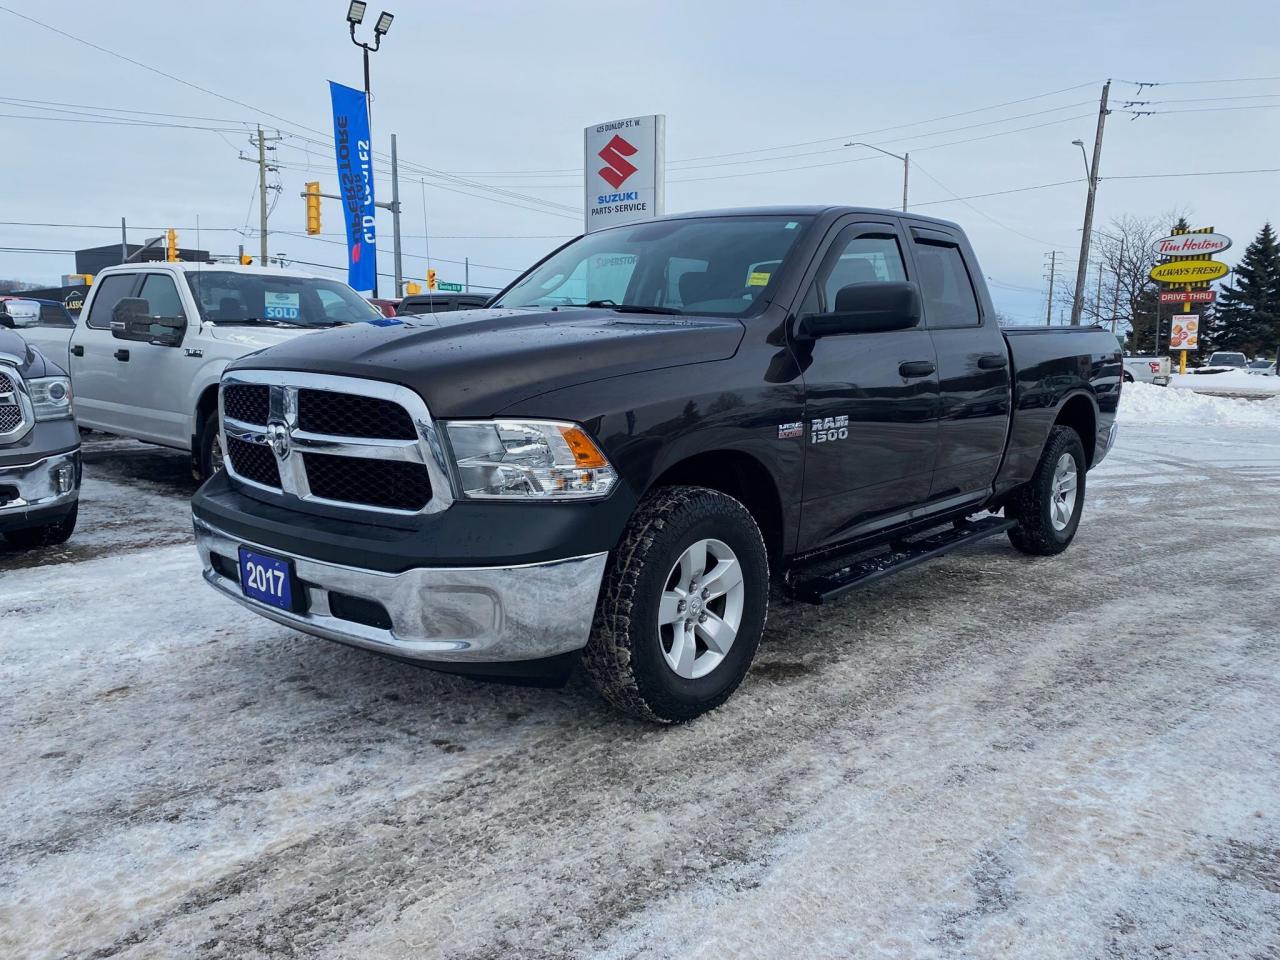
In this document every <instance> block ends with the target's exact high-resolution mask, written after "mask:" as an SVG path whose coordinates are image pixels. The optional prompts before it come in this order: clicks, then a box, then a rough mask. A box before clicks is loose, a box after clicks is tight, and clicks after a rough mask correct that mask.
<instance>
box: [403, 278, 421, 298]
mask: <svg viewBox="0 0 1280 960" xmlns="http://www.w3.org/2000/svg"><path fill="white" fill-rule="evenodd" d="M404 292H405V294H406V295H407V296H410V297H413V296H417V295H418V294H419V293H421V292H422V287H421V286H420V285H418V284H416V283H414V282H413V281H412V280H410V281H409V282H408V283H406V284H405V285H404Z"/></svg>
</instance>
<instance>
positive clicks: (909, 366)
mask: <svg viewBox="0 0 1280 960" xmlns="http://www.w3.org/2000/svg"><path fill="white" fill-rule="evenodd" d="M936 369H938V368H937V367H935V366H934V365H933V361H931V360H906V361H904V362H903V363H900V364H898V373H900V374H902V376H904V377H927V376H929V374H931V373H933V371H934V370H936Z"/></svg>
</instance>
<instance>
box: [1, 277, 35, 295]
mask: <svg viewBox="0 0 1280 960" xmlns="http://www.w3.org/2000/svg"><path fill="white" fill-rule="evenodd" d="M39 289H40V284H38V283H27V281H25V280H0V293H21V292H22V291H24V290H39Z"/></svg>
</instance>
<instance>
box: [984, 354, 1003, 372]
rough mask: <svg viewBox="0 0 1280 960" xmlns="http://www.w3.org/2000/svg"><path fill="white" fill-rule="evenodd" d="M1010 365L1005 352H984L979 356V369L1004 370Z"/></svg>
mask: <svg viewBox="0 0 1280 960" xmlns="http://www.w3.org/2000/svg"><path fill="white" fill-rule="evenodd" d="M1008 365H1009V358H1008V356H1006V355H1005V354H1003V353H984V354H983V355H982V356H980V357H979V358H978V369H979V370H1002V369H1004V368H1005V367H1007V366H1008Z"/></svg>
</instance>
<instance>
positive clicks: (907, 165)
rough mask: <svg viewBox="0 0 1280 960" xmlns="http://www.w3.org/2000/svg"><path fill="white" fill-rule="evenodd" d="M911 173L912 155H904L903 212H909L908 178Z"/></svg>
mask: <svg viewBox="0 0 1280 960" xmlns="http://www.w3.org/2000/svg"><path fill="white" fill-rule="evenodd" d="M910 173H911V154H909V153H905V152H904V153H903V154H902V212H903V213H906V212H907V177H908V176H909V175H910Z"/></svg>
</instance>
